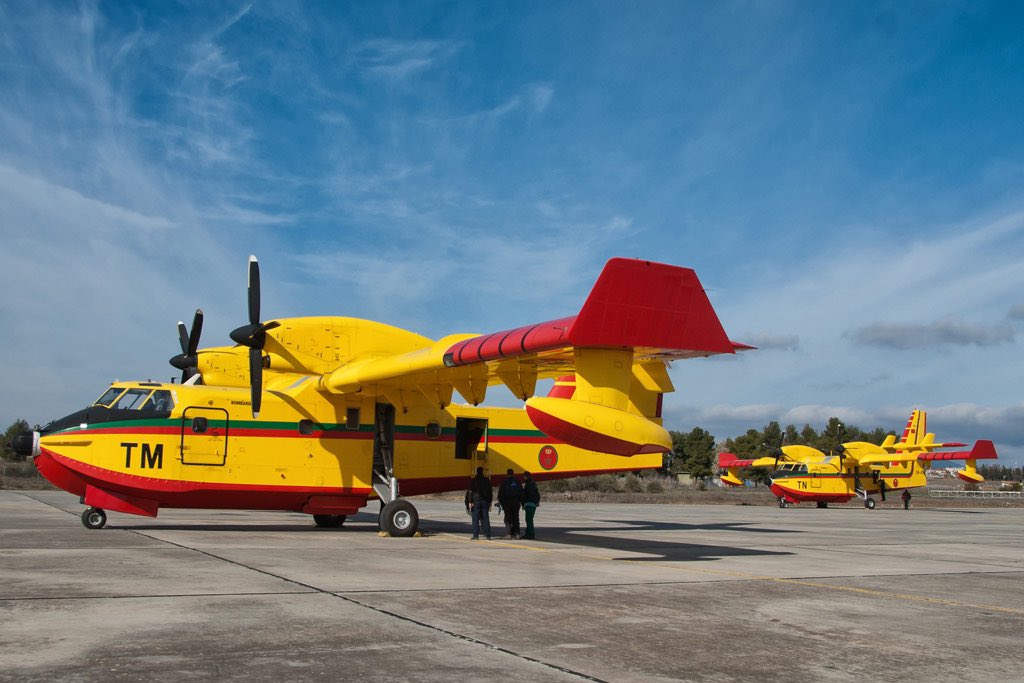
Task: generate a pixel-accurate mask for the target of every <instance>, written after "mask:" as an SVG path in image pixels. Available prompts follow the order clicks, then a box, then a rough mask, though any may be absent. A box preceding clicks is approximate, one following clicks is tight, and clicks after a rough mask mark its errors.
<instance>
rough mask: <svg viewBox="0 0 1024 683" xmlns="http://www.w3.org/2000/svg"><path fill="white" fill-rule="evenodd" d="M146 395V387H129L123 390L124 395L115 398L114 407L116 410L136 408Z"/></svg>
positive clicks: (140, 404) (147, 392) (147, 391)
mask: <svg viewBox="0 0 1024 683" xmlns="http://www.w3.org/2000/svg"><path fill="white" fill-rule="evenodd" d="M148 396H149V390H148V389H129V390H128V391H126V392H124V396H122V397H121V398H119V399H117V403H116V404H115V405H114V408H115V409H117V410H138V409H139V407H141V406H142V402H143V401H145V400H146V398H147V397H148Z"/></svg>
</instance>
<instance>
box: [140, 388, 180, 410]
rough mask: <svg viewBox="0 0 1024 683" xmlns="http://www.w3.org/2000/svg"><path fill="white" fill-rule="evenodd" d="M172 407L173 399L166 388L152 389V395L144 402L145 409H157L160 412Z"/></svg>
mask: <svg viewBox="0 0 1024 683" xmlns="http://www.w3.org/2000/svg"><path fill="white" fill-rule="evenodd" d="M173 407H174V401H173V399H171V392H169V391H167V390H166V389H160V390H158V391H154V392H153V397H152V398H150V399H149V403H147V404H146V410H159V411H161V412H169V411H170V410H171V408H173Z"/></svg>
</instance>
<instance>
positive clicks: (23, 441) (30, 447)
mask: <svg viewBox="0 0 1024 683" xmlns="http://www.w3.org/2000/svg"><path fill="white" fill-rule="evenodd" d="M11 449H12V450H13V451H14V452H15V453H17V454H18V455H20V456H23V457H26V458H27V457H29V456H35V455H39V432H22V433H21V434H18V435H17V436H16V437H14V438H13V439H12V440H11Z"/></svg>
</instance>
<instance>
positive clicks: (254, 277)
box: [249, 255, 260, 325]
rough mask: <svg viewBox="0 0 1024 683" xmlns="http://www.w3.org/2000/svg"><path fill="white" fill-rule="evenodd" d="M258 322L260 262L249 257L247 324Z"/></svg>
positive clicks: (256, 323)
mask: <svg viewBox="0 0 1024 683" xmlns="http://www.w3.org/2000/svg"><path fill="white" fill-rule="evenodd" d="M259 322H260V262H259V261H257V260H256V257H255V256H251V255H250V256H249V324H250V325H258V324H259Z"/></svg>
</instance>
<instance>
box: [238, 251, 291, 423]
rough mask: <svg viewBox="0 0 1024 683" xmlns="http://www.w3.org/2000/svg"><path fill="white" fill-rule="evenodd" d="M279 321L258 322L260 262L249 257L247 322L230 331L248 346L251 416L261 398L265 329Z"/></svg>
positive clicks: (258, 406)
mask: <svg viewBox="0 0 1024 683" xmlns="http://www.w3.org/2000/svg"><path fill="white" fill-rule="evenodd" d="M280 325H281V323H279V322H277V321H273V320H272V321H270V322H268V323H261V322H260V263H259V261H257V260H256V257H255V256H250V257H249V324H248V325H243V326H242V327H239V328H236V329H234V330H232V331H231V335H230V336H231V339H232V341H234V342H235V343H236V344H240V345H242V346H247V347H249V386H250V389H251V395H252V416H253V417H254V418H256V417H259V415H260V405H261V403H262V399H263V346H264V344H266V343H267V330H272V329H274V328H275V327H279V326H280Z"/></svg>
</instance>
